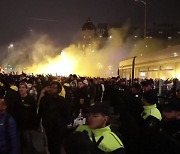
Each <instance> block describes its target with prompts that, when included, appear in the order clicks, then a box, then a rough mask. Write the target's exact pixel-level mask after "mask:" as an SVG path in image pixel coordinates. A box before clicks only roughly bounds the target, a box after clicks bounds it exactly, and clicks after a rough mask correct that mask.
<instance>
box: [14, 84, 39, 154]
mask: <svg viewBox="0 0 180 154" xmlns="http://www.w3.org/2000/svg"><path fill="white" fill-rule="evenodd" d="M19 94H20V97H19V101H18V107H17V126H18V130H19V131H20V140H21V150H22V154H23V153H24V154H31V153H33V152H34V148H33V145H32V135H31V132H32V130H34V129H35V128H36V125H35V124H36V123H35V121H36V117H37V102H36V101H35V99H34V98H33V97H32V96H29V95H28V93H27V83H26V82H21V83H20V85H19Z"/></svg>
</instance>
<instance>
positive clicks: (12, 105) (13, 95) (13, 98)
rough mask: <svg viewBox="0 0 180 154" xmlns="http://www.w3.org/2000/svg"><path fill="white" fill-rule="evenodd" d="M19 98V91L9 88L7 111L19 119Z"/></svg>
mask: <svg viewBox="0 0 180 154" xmlns="http://www.w3.org/2000/svg"><path fill="white" fill-rule="evenodd" d="M18 98H19V94H18V92H17V91H15V90H13V89H11V88H8V89H7V93H6V101H7V112H8V113H9V114H10V115H12V116H13V118H14V119H15V120H17V108H18Z"/></svg>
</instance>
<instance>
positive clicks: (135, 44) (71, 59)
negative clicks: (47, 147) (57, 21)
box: [2, 26, 162, 77]
mask: <svg viewBox="0 0 180 154" xmlns="http://www.w3.org/2000/svg"><path fill="white" fill-rule="evenodd" d="M127 31H128V27H127V26H125V27H123V28H116V29H110V31H109V34H110V36H111V37H109V38H107V39H105V40H104V41H103V47H102V48H99V44H100V43H102V42H101V41H100V40H96V41H93V42H91V44H90V46H89V47H87V48H85V49H84V50H82V49H80V48H78V45H77V44H71V45H69V46H68V47H66V48H64V49H62V47H61V45H59V43H58V42H55V41H54V40H52V39H50V38H49V37H48V36H47V35H41V34H36V33H31V35H30V36H28V37H27V38H25V39H23V40H22V41H20V42H16V43H15V44H14V46H13V47H12V48H8V51H7V55H6V57H5V58H4V60H3V61H2V65H3V66H7V65H12V66H13V67H14V69H15V71H18V72H21V71H24V72H26V73H34V74H52V75H56V74H57V75H69V74H72V73H75V74H78V75H81V76H82V75H83V76H91V77H97V76H99V77H110V76H117V71H118V66H119V62H120V61H121V60H124V59H127V58H131V57H133V56H139V55H141V54H143V53H145V52H152V51H156V49H158V48H160V46H162V42H160V41H157V40H154V42H153V43H151V44H154V45H151V48H148V44H146V46H145V43H144V41H142V40H139V41H132V40H131V39H130V38H128V37H127Z"/></svg>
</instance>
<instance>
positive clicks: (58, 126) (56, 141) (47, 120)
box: [38, 81, 69, 154]
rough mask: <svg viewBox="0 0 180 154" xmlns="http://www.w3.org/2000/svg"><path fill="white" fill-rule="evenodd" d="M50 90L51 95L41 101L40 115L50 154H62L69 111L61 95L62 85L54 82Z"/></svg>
mask: <svg viewBox="0 0 180 154" xmlns="http://www.w3.org/2000/svg"><path fill="white" fill-rule="evenodd" d="M50 89H51V90H50V94H49V95H45V96H44V97H43V98H42V99H41V102H40V106H39V113H38V115H39V118H42V125H43V127H44V128H45V132H46V135H47V140H48V149H49V152H50V154H61V144H62V140H63V137H64V134H65V132H66V125H67V124H68V119H69V117H68V113H69V111H68V107H67V103H66V102H65V98H63V97H62V96H60V95H59V93H60V92H61V90H62V86H61V84H60V83H59V82H58V81H53V82H52V83H51V84H50Z"/></svg>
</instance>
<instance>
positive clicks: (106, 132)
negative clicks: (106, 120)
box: [76, 125, 124, 152]
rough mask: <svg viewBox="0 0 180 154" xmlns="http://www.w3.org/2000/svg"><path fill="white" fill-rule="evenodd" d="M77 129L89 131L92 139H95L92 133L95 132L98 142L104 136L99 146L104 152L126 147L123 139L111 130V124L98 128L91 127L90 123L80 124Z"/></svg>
mask: <svg viewBox="0 0 180 154" xmlns="http://www.w3.org/2000/svg"><path fill="white" fill-rule="evenodd" d="M76 131H79V132H83V131H87V132H88V136H89V138H90V140H91V141H93V138H92V133H93V134H94V137H95V140H96V142H97V141H98V140H99V139H100V138H101V137H102V136H103V139H102V141H101V142H100V144H99V145H98V148H99V149H100V150H102V151H104V152H112V151H114V150H116V149H119V148H124V145H123V143H122V142H121V140H120V139H119V138H118V137H117V136H116V135H115V134H114V133H113V132H112V131H111V129H110V127H109V126H106V127H104V128H98V129H91V128H89V126H88V125H79V126H78V127H77V129H76Z"/></svg>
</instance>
